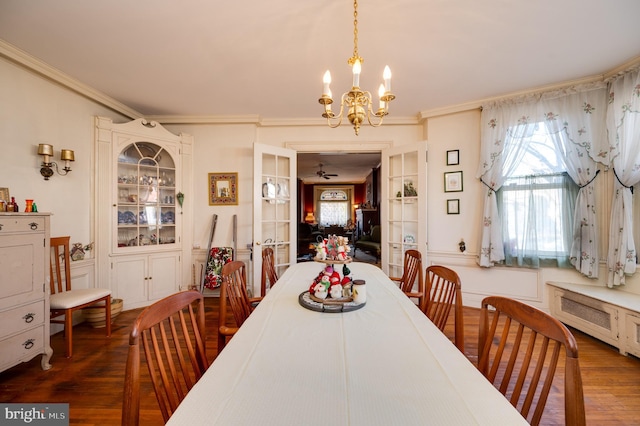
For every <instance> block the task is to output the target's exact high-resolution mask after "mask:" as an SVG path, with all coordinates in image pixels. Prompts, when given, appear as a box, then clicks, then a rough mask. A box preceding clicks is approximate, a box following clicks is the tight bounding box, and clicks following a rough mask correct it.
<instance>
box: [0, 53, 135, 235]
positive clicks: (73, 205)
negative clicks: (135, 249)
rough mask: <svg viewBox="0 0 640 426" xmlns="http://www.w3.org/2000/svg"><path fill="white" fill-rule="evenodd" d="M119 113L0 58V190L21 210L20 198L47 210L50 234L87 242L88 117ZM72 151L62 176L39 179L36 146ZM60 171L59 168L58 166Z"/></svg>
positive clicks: (117, 117)
mask: <svg viewBox="0 0 640 426" xmlns="http://www.w3.org/2000/svg"><path fill="white" fill-rule="evenodd" d="M95 115H103V116H107V117H112V118H113V119H114V120H125V119H124V118H123V116H122V115H120V114H117V113H114V112H113V111H111V110H109V109H107V108H105V107H103V106H101V105H98V104H97V103H95V102H93V101H90V100H88V99H86V98H84V97H82V96H80V95H78V94H76V93H73V92H71V91H69V90H67V89H65V88H63V87H61V86H59V85H57V84H54V83H52V82H50V81H48V80H46V79H44V78H43V77H41V76H39V75H36V74H33V73H31V72H28V71H25V70H24V69H23V68H21V67H19V66H17V65H15V64H13V63H11V62H9V61H7V60H5V59H3V58H1V57H0V187H8V188H9V190H10V191H11V195H12V196H15V198H16V201H18V204H19V206H20V211H24V206H25V199H27V198H29V199H33V200H34V201H35V202H36V204H37V206H38V210H39V211H41V212H51V213H53V216H52V217H51V235H52V236H57V235H70V236H71V242H82V243H85V244H87V243H89V242H91V241H92V238H93V236H92V234H91V218H92V206H93V201H92V200H93V199H92V183H93V158H92V151H93V117H94V116H95ZM39 143H48V144H51V145H53V148H54V151H55V155H56V157H57V160H54V161H56V162H58V163H59V162H60V161H59V159H60V149H61V148H66V149H72V150H73V151H75V159H76V161H75V162H73V163H72V165H71V168H72V171H71V172H70V173H69V174H68V175H67V176H60V175H58V174H54V175H53V176H52V177H51V178H50V180H48V181H45V180H44V178H43V177H42V176H41V175H40V163H41V162H42V157H40V156H39V155H37V151H38V144H39ZM60 167H64V164H62V165H61V166H60Z"/></svg>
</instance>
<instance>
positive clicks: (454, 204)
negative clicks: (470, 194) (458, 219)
mask: <svg viewBox="0 0 640 426" xmlns="http://www.w3.org/2000/svg"><path fill="white" fill-rule="evenodd" d="M447 214H460V200H459V199H455V200H447Z"/></svg>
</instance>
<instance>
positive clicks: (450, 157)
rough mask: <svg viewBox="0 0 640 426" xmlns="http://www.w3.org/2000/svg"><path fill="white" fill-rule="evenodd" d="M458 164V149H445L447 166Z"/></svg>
mask: <svg viewBox="0 0 640 426" xmlns="http://www.w3.org/2000/svg"><path fill="white" fill-rule="evenodd" d="M458 164H460V150H459V149H454V150H451V151H447V166H456V165H458Z"/></svg>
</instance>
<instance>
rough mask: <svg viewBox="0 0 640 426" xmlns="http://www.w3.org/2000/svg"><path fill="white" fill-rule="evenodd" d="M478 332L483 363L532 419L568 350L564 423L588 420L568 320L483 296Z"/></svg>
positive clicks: (579, 424)
mask: <svg viewBox="0 0 640 426" xmlns="http://www.w3.org/2000/svg"><path fill="white" fill-rule="evenodd" d="M479 333H480V334H479V341H478V368H479V369H480V371H481V372H482V374H484V375H485V377H487V379H489V381H491V382H492V383H493V384H494V386H496V388H498V389H499V390H500V392H501V393H502V394H503V395H505V397H507V398H508V399H509V400H510V401H511V404H512V405H513V406H514V407H516V408H517V409H518V411H520V413H521V414H522V415H523V416H524V417H525V418H526V419H527V421H529V423H530V424H532V425H538V424H540V419H541V417H542V414H543V411H544V407H545V404H546V402H547V397H548V396H549V391H550V389H551V384H552V382H553V379H554V377H555V373H556V367H557V365H558V362H559V360H560V358H561V357H562V356H564V361H565V362H564V407H565V413H564V415H565V424H566V425H571V426H582V425H584V424H585V412H584V397H583V393H582V377H581V375H580V365H579V363H578V346H577V344H576V340H575V338H574V337H573V335H572V334H571V332H570V331H569V330H568V329H567V327H565V326H564V324H562V323H561V322H560V321H558V320H556V319H555V318H553V317H552V316H550V315H548V314H547V313H545V312H543V311H541V310H539V309H537V308H534V307H532V306H530V305H527V304H525V303H522V302H519V301H517V300H513V299H509V298H506V297H497V296H493V297H487V298H485V299H484V300H483V301H482V306H481V311H480V329H479ZM525 346H526V347H525ZM562 350H564V351H563V352H564V354H562V353H561V352H562Z"/></svg>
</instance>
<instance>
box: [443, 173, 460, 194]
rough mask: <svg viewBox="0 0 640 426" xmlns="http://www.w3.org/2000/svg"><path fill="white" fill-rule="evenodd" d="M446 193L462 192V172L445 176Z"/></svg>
mask: <svg viewBox="0 0 640 426" xmlns="http://www.w3.org/2000/svg"><path fill="white" fill-rule="evenodd" d="M444 192H462V171H459V172H447V173H445V174H444Z"/></svg>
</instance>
